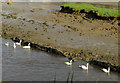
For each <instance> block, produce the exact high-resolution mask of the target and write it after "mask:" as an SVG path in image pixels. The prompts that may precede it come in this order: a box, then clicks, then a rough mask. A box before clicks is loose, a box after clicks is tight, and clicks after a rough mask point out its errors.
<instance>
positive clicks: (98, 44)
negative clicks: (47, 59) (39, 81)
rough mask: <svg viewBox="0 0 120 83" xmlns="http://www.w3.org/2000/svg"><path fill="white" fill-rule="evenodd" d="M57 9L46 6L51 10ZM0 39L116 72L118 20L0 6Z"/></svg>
mask: <svg viewBox="0 0 120 83" xmlns="http://www.w3.org/2000/svg"><path fill="white" fill-rule="evenodd" d="M54 7H58V6H56V5H55V6H53V7H52V6H50V7H48V9H49V8H54ZM2 10H3V12H2V17H3V18H2V37H3V38H13V39H15V38H16V37H17V38H19V39H23V40H24V42H31V43H32V44H35V45H39V46H42V47H46V48H53V49H55V50H56V51H59V52H60V53H62V54H63V55H65V56H66V57H68V58H72V59H73V60H79V59H82V60H85V61H90V62H92V63H94V64H97V65H101V64H102V66H104V67H107V66H111V69H112V70H114V71H119V72H120V65H119V62H118V60H119V59H118V58H119V57H118V20H117V19H113V20H102V19H90V18H87V17H86V14H85V13H80V14H79V15H77V14H68V13H61V12H55V11H48V10H47V8H43V7H42V6H41V5H39V4H30V3H13V4H12V5H7V4H6V3H3V4H2Z"/></svg>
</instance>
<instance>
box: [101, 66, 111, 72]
mask: <svg viewBox="0 0 120 83" xmlns="http://www.w3.org/2000/svg"><path fill="white" fill-rule="evenodd" d="M102 71H104V72H105V73H110V67H108V70H107V69H105V68H103V69H102Z"/></svg>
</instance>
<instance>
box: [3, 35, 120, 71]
mask: <svg viewBox="0 0 120 83" xmlns="http://www.w3.org/2000/svg"><path fill="white" fill-rule="evenodd" d="M2 37H3V38H5V39H11V40H13V41H14V42H16V41H18V40H20V39H21V38H18V37H12V38H10V37H7V36H5V35H4V36H2ZM22 41H23V42H22V45H27V44H28V43H31V45H30V46H31V48H34V49H37V50H41V51H45V52H48V53H53V54H57V55H61V56H64V57H67V58H69V59H72V60H73V61H77V60H83V61H87V62H89V63H90V64H92V65H96V66H99V67H103V68H108V67H110V68H111V71H114V72H118V73H120V67H119V66H113V65H112V64H110V63H107V62H102V61H97V60H95V59H94V58H92V59H91V60H87V59H84V57H82V56H81V57H71V56H68V55H67V54H66V53H69V52H65V53H64V52H62V51H59V50H58V49H56V48H52V47H49V46H48V47H47V46H41V45H38V44H36V43H32V42H29V41H26V40H23V39H22ZM24 41H25V42H24Z"/></svg>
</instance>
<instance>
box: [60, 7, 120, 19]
mask: <svg viewBox="0 0 120 83" xmlns="http://www.w3.org/2000/svg"><path fill="white" fill-rule="evenodd" d="M60 7H61V10H60V12H63V13H70V14H77V15H80V14H81V13H85V14H87V16H86V17H87V18H89V19H101V20H120V16H116V17H114V16H105V15H103V16H100V15H98V14H97V13H96V12H95V11H93V10H91V11H87V12H86V11H85V10H84V9H80V10H78V9H73V8H70V7H65V6H60ZM118 13H119V12H118Z"/></svg>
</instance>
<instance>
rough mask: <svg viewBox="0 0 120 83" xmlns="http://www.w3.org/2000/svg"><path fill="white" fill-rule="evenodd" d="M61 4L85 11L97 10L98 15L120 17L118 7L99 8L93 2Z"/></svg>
mask: <svg viewBox="0 0 120 83" xmlns="http://www.w3.org/2000/svg"><path fill="white" fill-rule="evenodd" d="M61 6H64V7H69V8H72V9H73V10H75V11H76V10H79V11H80V10H83V9H84V10H85V12H90V11H91V10H92V11H93V12H96V14H97V15H98V16H106V17H110V16H111V17H119V16H120V14H119V12H120V10H116V9H108V8H98V7H95V6H93V5H91V4H62V5H61Z"/></svg>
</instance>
